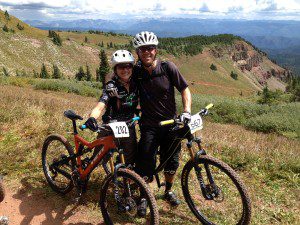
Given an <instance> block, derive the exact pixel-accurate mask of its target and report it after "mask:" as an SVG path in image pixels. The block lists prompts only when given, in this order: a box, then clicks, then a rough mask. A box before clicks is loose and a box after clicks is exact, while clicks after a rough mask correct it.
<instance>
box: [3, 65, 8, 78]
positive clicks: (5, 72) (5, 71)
mask: <svg viewBox="0 0 300 225" xmlns="http://www.w3.org/2000/svg"><path fill="white" fill-rule="evenodd" d="M2 70H3V75H4V76H6V77H9V72H8V71H7V69H6V68H5V67H4V66H3V68H2Z"/></svg>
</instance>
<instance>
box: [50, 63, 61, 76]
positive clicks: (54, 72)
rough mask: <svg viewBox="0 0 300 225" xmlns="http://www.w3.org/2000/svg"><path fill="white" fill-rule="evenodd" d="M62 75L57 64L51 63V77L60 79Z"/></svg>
mask: <svg viewBox="0 0 300 225" xmlns="http://www.w3.org/2000/svg"><path fill="white" fill-rule="evenodd" d="M61 77H62V74H61V72H60V70H59V68H58V66H57V65H53V73H52V78H53V79H60V78H61Z"/></svg>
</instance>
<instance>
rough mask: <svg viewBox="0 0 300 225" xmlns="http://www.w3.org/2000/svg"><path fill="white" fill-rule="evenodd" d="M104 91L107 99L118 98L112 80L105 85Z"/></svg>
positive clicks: (116, 89)
mask: <svg viewBox="0 0 300 225" xmlns="http://www.w3.org/2000/svg"><path fill="white" fill-rule="evenodd" d="M105 90H106V93H107V94H108V96H109V97H119V94H118V88H117V86H116V83H115V82H114V81H113V80H111V81H108V82H107V83H106V84H105Z"/></svg>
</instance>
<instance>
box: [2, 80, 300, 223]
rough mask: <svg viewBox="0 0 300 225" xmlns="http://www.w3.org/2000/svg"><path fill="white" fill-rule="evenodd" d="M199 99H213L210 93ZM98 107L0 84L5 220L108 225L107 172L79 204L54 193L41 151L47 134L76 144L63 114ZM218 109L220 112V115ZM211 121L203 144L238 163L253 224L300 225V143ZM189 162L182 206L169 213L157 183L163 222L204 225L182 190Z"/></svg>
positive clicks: (80, 98) (99, 172) (95, 178)
mask: <svg viewBox="0 0 300 225" xmlns="http://www.w3.org/2000/svg"><path fill="white" fill-rule="evenodd" d="M199 99H201V100H202V101H206V100H203V95H201V96H199ZM194 100H195V102H196V101H197V99H196V98H194ZM95 101H96V99H95V98H90V97H83V96H79V95H74V94H66V93H62V92H51V91H42V90H34V89H32V88H27V87H25V88H24V87H15V86H6V85H4V86H0V160H1V167H0V174H1V175H4V181H5V185H6V187H7V193H8V196H7V198H6V199H5V201H4V202H2V203H1V205H0V214H1V215H8V216H9V218H10V222H11V224H55V225H56V224H102V223H101V222H102V220H103V219H102V216H101V213H100V210H99V208H98V207H97V201H98V199H99V184H100V183H101V182H102V181H103V177H104V172H103V170H102V168H97V169H96V170H95V171H94V172H93V176H92V177H91V180H90V184H89V189H88V191H87V193H86V194H85V196H84V202H83V203H82V204H78V203H76V202H74V196H75V195H76V192H75V191H74V192H71V193H70V194H68V195H66V196H60V195H58V194H56V193H54V192H53V191H52V190H51V189H50V187H49V186H48V185H47V183H46V182H45V179H44V175H43V172H42V166H41V148H42V144H43V141H44V139H45V137H46V136H47V135H49V134H52V133H59V134H62V135H64V136H66V137H67V138H68V140H69V141H70V142H71V141H72V140H73V137H72V135H71V133H70V132H69V131H71V129H72V128H71V122H70V120H68V119H67V118H65V117H64V116H63V111H64V110H66V109H69V108H71V109H73V110H75V111H76V112H77V113H78V114H80V115H82V116H83V117H84V119H86V118H87V116H88V113H89V111H90V109H91V108H92V107H93V106H94V104H95ZM212 102H214V103H217V102H215V101H212ZM221 102H224V101H221ZM218 105H219V104H216V107H215V108H213V109H212V112H213V113H215V112H216V110H217V106H218ZM200 106H201V107H203V106H204V104H202V103H201V105H200ZM245 107H247V105H246V106H245ZM283 108H285V107H283ZM11 112H13V113H11ZM210 117H211V116H209V117H206V118H205V119H204V120H205V123H204V130H203V131H201V136H202V137H203V142H204V145H203V146H204V147H205V148H206V150H207V152H208V154H210V155H213V156H214V157H217V158H219V159H222V160H223V161H225V162H226V163H228V164H229V165H231V166H232V167H233V168H234V169H235V170H236V171H237V172H238V173H239V175H240V176H241V178H242V179H243V181H244V182H245V184H246V186H247V188H248V190H249V193H250V196H251V199H252V205H253V219H252V224H297V221H299V219H300V218H299V215H300V213H299V210H300V209H299V207H298V206H299V201H300V200H299V184H300V183H299V171H300V170H299V169H300V168H299V166H300V162H299V160H300V157H299V152H300V151H299V146H300V145H299V140H293V139H289V138H286V137H283V136H279V135H277V134H262V133H259V132H253V131H249V130H246V129H244V128H243V127H241V126H237V125H230V124H217V123H211V122H207V120H209V118H210ZM272 117H273V116H272ZM79 123H80V122H79ZM79 132H80V135H83V136H84V137H86V138H88V140H93V139H94V138H95V137H96V136H95V134H94V133H92V132H90V131H79ZM11 159H13V160H11ZM187 159H188V151H187V150H186V149H184V150H183V151H182V158H181V167H180V169H179V171H180V172H179V173H178V175H177V179H176V183H175V191H176V193H178V195H179V197H180V200H181V201H182V205H180V207H178V208H176V209H173V208H170V207H168V206H167V205H166V203H165V202H164V201H163V200H162V194H163V189H162V188H161V189H158V188H157V187H156V185H155V183H154V182H153V183H152V184H151V188H152V189H153V190H154V193H155V195H156V199H157V203H158V206H159V212H160V222H161V224H186V225H191V224H198V223H197V220H196V219H195V217H194V216H193V214H192V213H191V211H190V210H189V209H188V206H187V204H186V203H185V201H184V198H183V195H182V191H181V187H180V174H181V170H182V167H183V165H184V164H185V162H186V161H187ZM226 196H227V195H226ZM226 196H225V197H226ZM201 209H202V207H201Z"/></svg>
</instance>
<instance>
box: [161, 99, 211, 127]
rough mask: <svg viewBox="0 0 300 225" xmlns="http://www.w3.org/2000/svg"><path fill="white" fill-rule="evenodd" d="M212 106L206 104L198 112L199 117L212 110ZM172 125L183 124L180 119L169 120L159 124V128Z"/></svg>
mask: <svg viewBox="0 0 300 225" xmlns="http://www.w3.org/2000/svg"><path fill="white" fill-rule="evenodd" d="M213 106H214V104H212V103H210V104H208V105H207V106H205V108H204V109H201V110H200V112H199V114H200V115H206V114H207V112H208V110H209V109H210V108H212V107H213ZM174 123H177V124H183V123H182V122H181V121H180V119H171V120H164V121H161V122H160V123H159V126H166V125H170V124H174Z"/></svg>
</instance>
